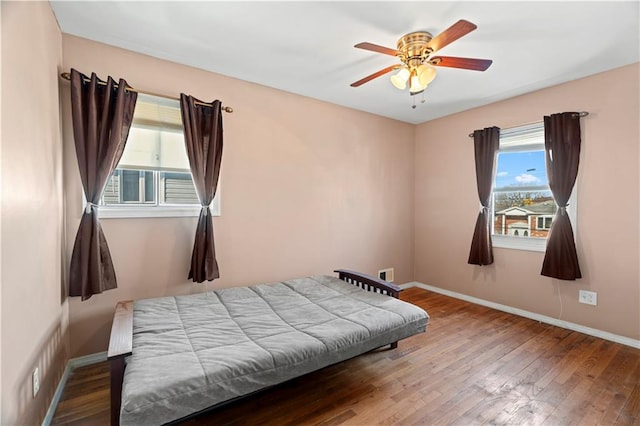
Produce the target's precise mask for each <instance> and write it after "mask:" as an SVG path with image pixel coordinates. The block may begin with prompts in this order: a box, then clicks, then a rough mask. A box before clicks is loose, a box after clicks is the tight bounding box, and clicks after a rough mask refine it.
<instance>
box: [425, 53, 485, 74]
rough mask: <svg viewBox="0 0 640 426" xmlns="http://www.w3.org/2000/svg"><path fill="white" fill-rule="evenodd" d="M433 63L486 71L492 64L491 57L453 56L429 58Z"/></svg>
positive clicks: (439, 65) (441, 65) (440, 65)
mask: <svg viewBox="0 0 640 426" xmlns="http://www.w3.org/2000/svg"><path fill="white" fill-rule="evenodd" d="M429 63H430V64H431V65H435V66H438V67H449V68H462V69H465V70H473V71H485V70H486V69H487V68H489V67H490V66H491V64H492V63H493V61H492V60H491V59H475V58H456V57H453V56H435V57H433V58H431V59H429Z"/></svg>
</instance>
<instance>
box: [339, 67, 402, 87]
mask: <svg viewBox="0 0 640 426" xmlns="http://www.w3.org/2000/svg"><path fill="white" fill-rule="evenodd" d="M396 68H400V65H391V66H390V67H386V68H384V69H381V70H380V71H378V72H374V73H373V74H371V75H368V76H366V77H365V78H363V79H360V80H358V81H356V82H355V83H351V87H358V86H361V85H363V84H364V83H366V82H368V81H371V80H373V79H374V78H378V77H380V76H382V75H385V74H387V73H390V72H391V71H393V70H395V69H396Z"/></svg>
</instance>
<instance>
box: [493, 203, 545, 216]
mask: <svg viewBox="0 0 640 426" xmlns="http://www.w3.org/2000/svg"><path fill="white" fill-rule="evenodd" d="M556 210H557V207H556V204H555V203H554V202H553V201H543V202H542V203H536V204H530V205H528V206H524V207H509V208H507V209H504V210H500V211H499V212H496V214H504V215H507V216H528V215H530V214H536V215H553V214H555V213H556Z"/></svg>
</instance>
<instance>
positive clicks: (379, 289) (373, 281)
mask: <svg viewBox="0 0 640 426" xmlns="http://www.w3.org/2000/svg"><path fill="white" fill-rule="evenodd" d="M333 272H337V273H338V278H340V279H341V280H342V281H345V282H348V283H349V284H353V285H355V286H358V287H360V288H362V289H363V290H367V291H372V292H374V293H381V294H386V295H388V296H391V297H395V298H396V299H399V298H400V292H401V291H402V289H401V288H400V287H398V286H397V285H395V284H392V283H390V282H387V281H383V280H381V279H378V278H376V277H372V276H371V275H366V274H362V273H360V272H355V271H349V270H346V269H336V270H335V271H333Z"/></svg>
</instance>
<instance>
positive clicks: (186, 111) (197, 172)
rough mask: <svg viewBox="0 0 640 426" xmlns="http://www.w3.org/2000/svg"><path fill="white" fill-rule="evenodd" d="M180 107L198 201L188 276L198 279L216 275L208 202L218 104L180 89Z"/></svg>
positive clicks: (214, 176)
mask: <svg viewBox="0 0 640 426" xmlns="http://www.w3.org/2000/svg"><path fill="white" fill-rule="evenodd" d="M180 110H181V112H182V124H183V125H184V142H185V145H186V147H187V155H188V157H189V165H190V167H191V175H192V176H193V183H194V184H195V187H196V192H197V193H198V198H199V199H200V204H201V205H202V208H201V209H200V217H199V219H198V227H197V228H196V236H195V241H194V243H193V253H192V254H191V269H190V270H189V278H190V279H193V281H194V282H197V283H201V282H204V281H205V280H206V281H212V280H214V279H216V278H219V277H220V272H219V270H218V261H217V260H216V248H215V244H214V241H213V219H212V217H211V211H210V210H209V204H211V201H212V200H213V197H214V196H215V195H216V188H217V186H218V177H219V176H220V164H221V162H222V104H221V103H220V101H213V102H212V103H211V104H204V103H203V102H202V101H199V100H197V99H195V98H194V97H192V96H187V95H185V94H184V93H183V94H181V95H180Z"/></svg>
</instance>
